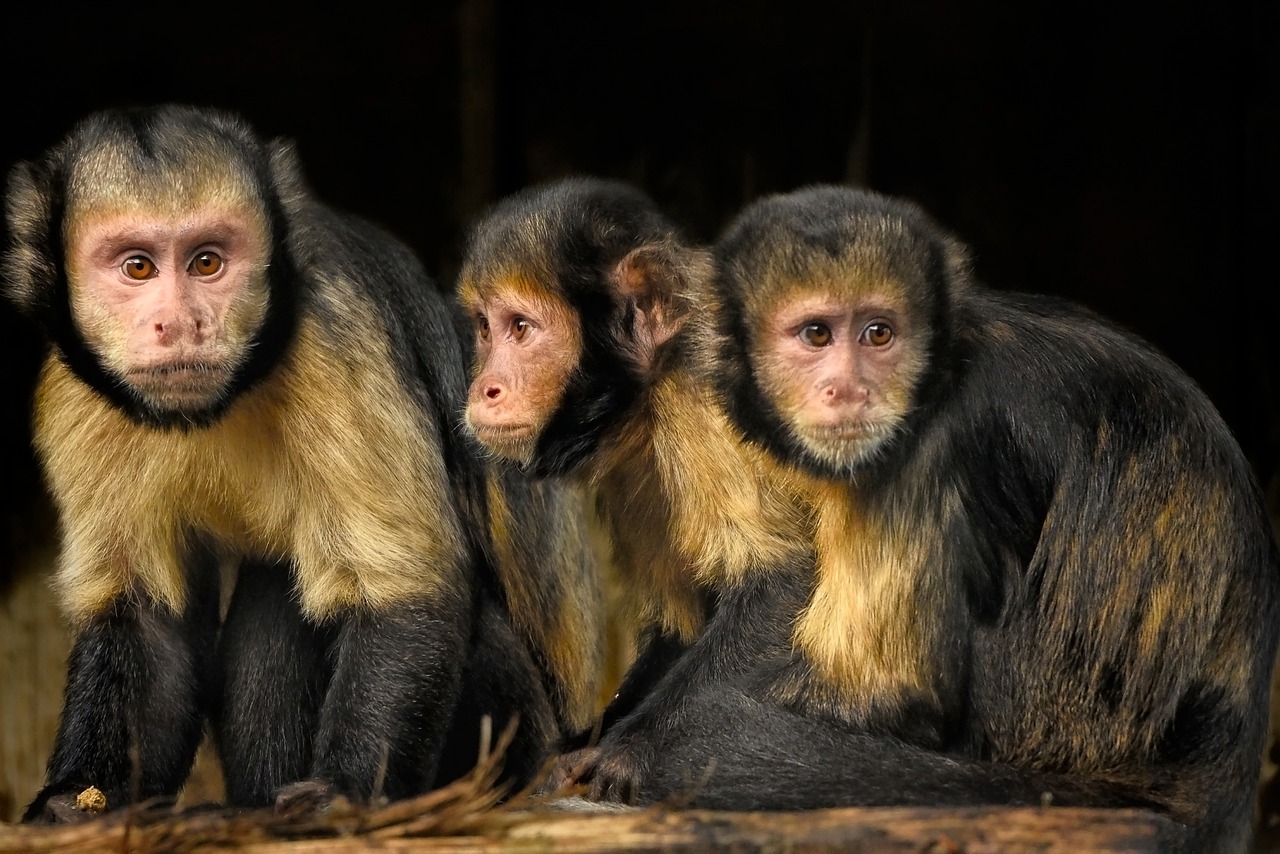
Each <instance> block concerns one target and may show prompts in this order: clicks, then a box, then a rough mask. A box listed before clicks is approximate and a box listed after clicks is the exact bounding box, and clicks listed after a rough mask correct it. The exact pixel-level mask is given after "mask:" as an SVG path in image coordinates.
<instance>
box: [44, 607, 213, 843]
mask: <svg viewBox="0 0 1280 854" xmlns="http://www.w3.org/2000/svg"><path fill="white" fill-rule="evenodd" d="M190 628H191V627H190V626H184V625H183V621H182V619H181V618H180V617H178V616H176V615H173V614H171V613H169V612H168V611H165V610H162V609H154V608H151V607H149V606H146V605H140V604H137V603H135V602H129V601H126V600H120V601H118V602H117V603H115V605H113V606H112V607H110V608H108V609H107V610H106V611H105V612H103V613H102V614H100V615H99V616H97V617H95V618H94V619H93V620H92V621H91V622H90V623H89V624H88V626H87V627H86V628H85V629H84V630H83V631H82V632H81V633H80V634H79V636H78V637H77V638H76V641H75V644H74V646H73V648H72V651H71V659H70V663H69V667H68V673H67V686H66V698H65V709H64V712H63V716H62V720H61V723H60V725H59V727H58V735H57V738H56V740H55V743H54V751H53V755H52V756H51V757H50V759H49V767H48V773H47V778H46V785H45V787H44V788H43V789H42V790H41V791H40V793H39V794H38V795H37V796H36V798H35V799H34V800H33V801H32V803H31V804H30V806H28V808H27V811H26V813H25V814H24V816H23V820H24V821H33V820H40V819H41V818H43V817H44V815H43V813H44V810H45V805H46V804H47V803H48V801H49V799H50V798H51V797H53V796H56V795H60V794H64V793H70V792H78V791H79V790H82V789H85V788H87V787H89V786H94V787H96V788H98V789H100V790H101V791H102V792H103V793H104V794H105V795H106V808H107V809H115V808H117V807H120V806H123V805H124V804H126V803H130V802H133V801H139V800H144V799H147V798H152V797H157V796H164V795H176V794H177V792H178V790H179V789H180V788H181V786H182V783H183V781H184V780H185V779H186V776H187V774H188V772H189V771H190V769H191V764H192V762H193V761H194V759H195V753H196V748H197V747H198V746H199V743H200V736H201V727H202V723H203V710H202V709H201V704H200V700H201V697H202V694H203V689H202V687H201V680H202V679H203V678H204V675H203V674H205V673H206V672H207V671H208V670H209V668H208V666H207V662H206V661H204V660H202V656H203V653H204V652H205V647H204V643H202V641H208V642H210V643H211V641H212V638H211V637H209V638H193V637H192V636H191V635H190V631H189V630H190ZM193 640H195V641H196V643H194V644H193V643H192V641H193Z"/></svg>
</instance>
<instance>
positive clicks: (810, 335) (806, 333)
mask: <svg viewBox="0 0 1280 854" xmlns="http://www.w3.org/2000/svg"><path fill="white" fill-rule="evenodd" d="M800 338H801V340H802V341H804V343H806V344H808V345H809V346H810V347H825V346H827V345H828V344H830V343H831V327H830V326H827V324H825V323H816V322H815V323H806V324H805V325H804V326H802V327H801V328H800Z"/></svg>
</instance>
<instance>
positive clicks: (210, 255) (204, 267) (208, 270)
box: [187, 252, 222, 276]
mask: <svg viewBox="0 0 1280 854" xmlns="http://www.w3.org/2000/svg"><path fill="white" fill-rule="evenodd" d="M187 269H188V270H190V271H191V274H192V275H194V276H212V275H213V274H214V273H216V272H218V271H219V270H221V269H222V257H221V256H220V255H218V254H216V253H214V252H201V253H200V254H199V255H197V256H196V257H195V258H192V259H191V265H190V266H189V267H187Z"/></svg>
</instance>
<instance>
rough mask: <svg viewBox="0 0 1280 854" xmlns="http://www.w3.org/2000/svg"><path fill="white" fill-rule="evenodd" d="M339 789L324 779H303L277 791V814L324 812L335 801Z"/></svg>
mask: <svg viewBox="0 0 1280 854" xmlns="http://www.w3.org/2000/svg"><path fill="white" fill-rule="evenodd" d="M336 796H337V790H336V789H335V788H334V786H333V784H332V783H328V782H325V781H324V780H302V781H300V782H297V783H290V784H289V785H287V786H282V787H281V788H280V789H279V790H277V791H276V803H275V811H276V814H277V815H304V814H306V813H318V812H323V811H324V810H325V809H327V808H328V807H329V805H330V804H332V803H333V799H334V798H335V797H336Z"/></svg>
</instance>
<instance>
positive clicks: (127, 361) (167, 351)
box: [66, 203, 268, 416]
mask: <svg viewBox="0 0 1280 854" xmlns="http://www.w3.org/2000/svg"><path fill="white" fill-rule="evenodd" d="M67 238H68V239H67V244H66V245H67V280H68V287H69V290H70V298H71V312H72V316H73V318H74V320H75V323H76V325H77V327H78V328H79V329H80V330H81V333H82V335H83V337H84V340H85V342H86V343H87V344H88V345H89V347H90V349H92V350H93V351H94V352H95V353H96V354H97V356H98V359H99V360H100V362H101V363H102V365H103V367H104V368H105V369H106V370H107V371H109V372H110V373H112V374H113V375H115V377H116V378H117V379H118V381H119V382H120V383H122V384H124V385H125V386H126V387H127V388H128V389H129V390H130V391H131V392H132V393H133V394H134V395H135V396H136V397H137V398H138V399H139V400H140V401H141V402H142V403H143V405H144V406H146V407H147V408H148V409H150V410H152V411H154V412H157V413H161V414H163V415H176V416H181V415H183V414H184V413H190V414H195V413H200V412H205V411H208V410H210V409H212V408H215V406H216V404H217V403H218V402H219V401H220V400H221V399H222V397H223V396H224V395H225V394H226V393H227V389H228V387H229V385H230V383H231V381H232V378H233V377H234V375H235V371H236V369H237V368H238V367H239V366H240V364H241V363H242V361H243V360H244V359H245V358H246V357H247V355H248V353H249V351H250V350H251V347H250V341H251V340H252V338H253V335H254V333H255V332H256V331H257V329H258V328H259V326H260V325H261V324H262V321H263V317H264V316H265V314H266V310H267V292H268V286H267V282H266V277H265V269H266V259H267V241H266V231H265V229H264V227H263V225H262V222H261V219H260V218H259V216H258V213H257V211H256V210H254V209H253V208H252V207H249V206H247V205H225V204H215V203H209V204H202V205H197V206H194V207H191V208H188V209H183V210H178V211H169V210H165V209H164V208H163V207H158V206H153V205H147V206H143V205H137V206H129V207H125V208H120V207H116V206H112V207H110V208H105V209H99V208H97V207H91V208H88V209H84V208H83V206H82V207H81V208H80V209H78V210H76V211H74V213H73V215H72V216H71V217H70V218H69V220H68V229H67Z"/></svg>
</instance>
